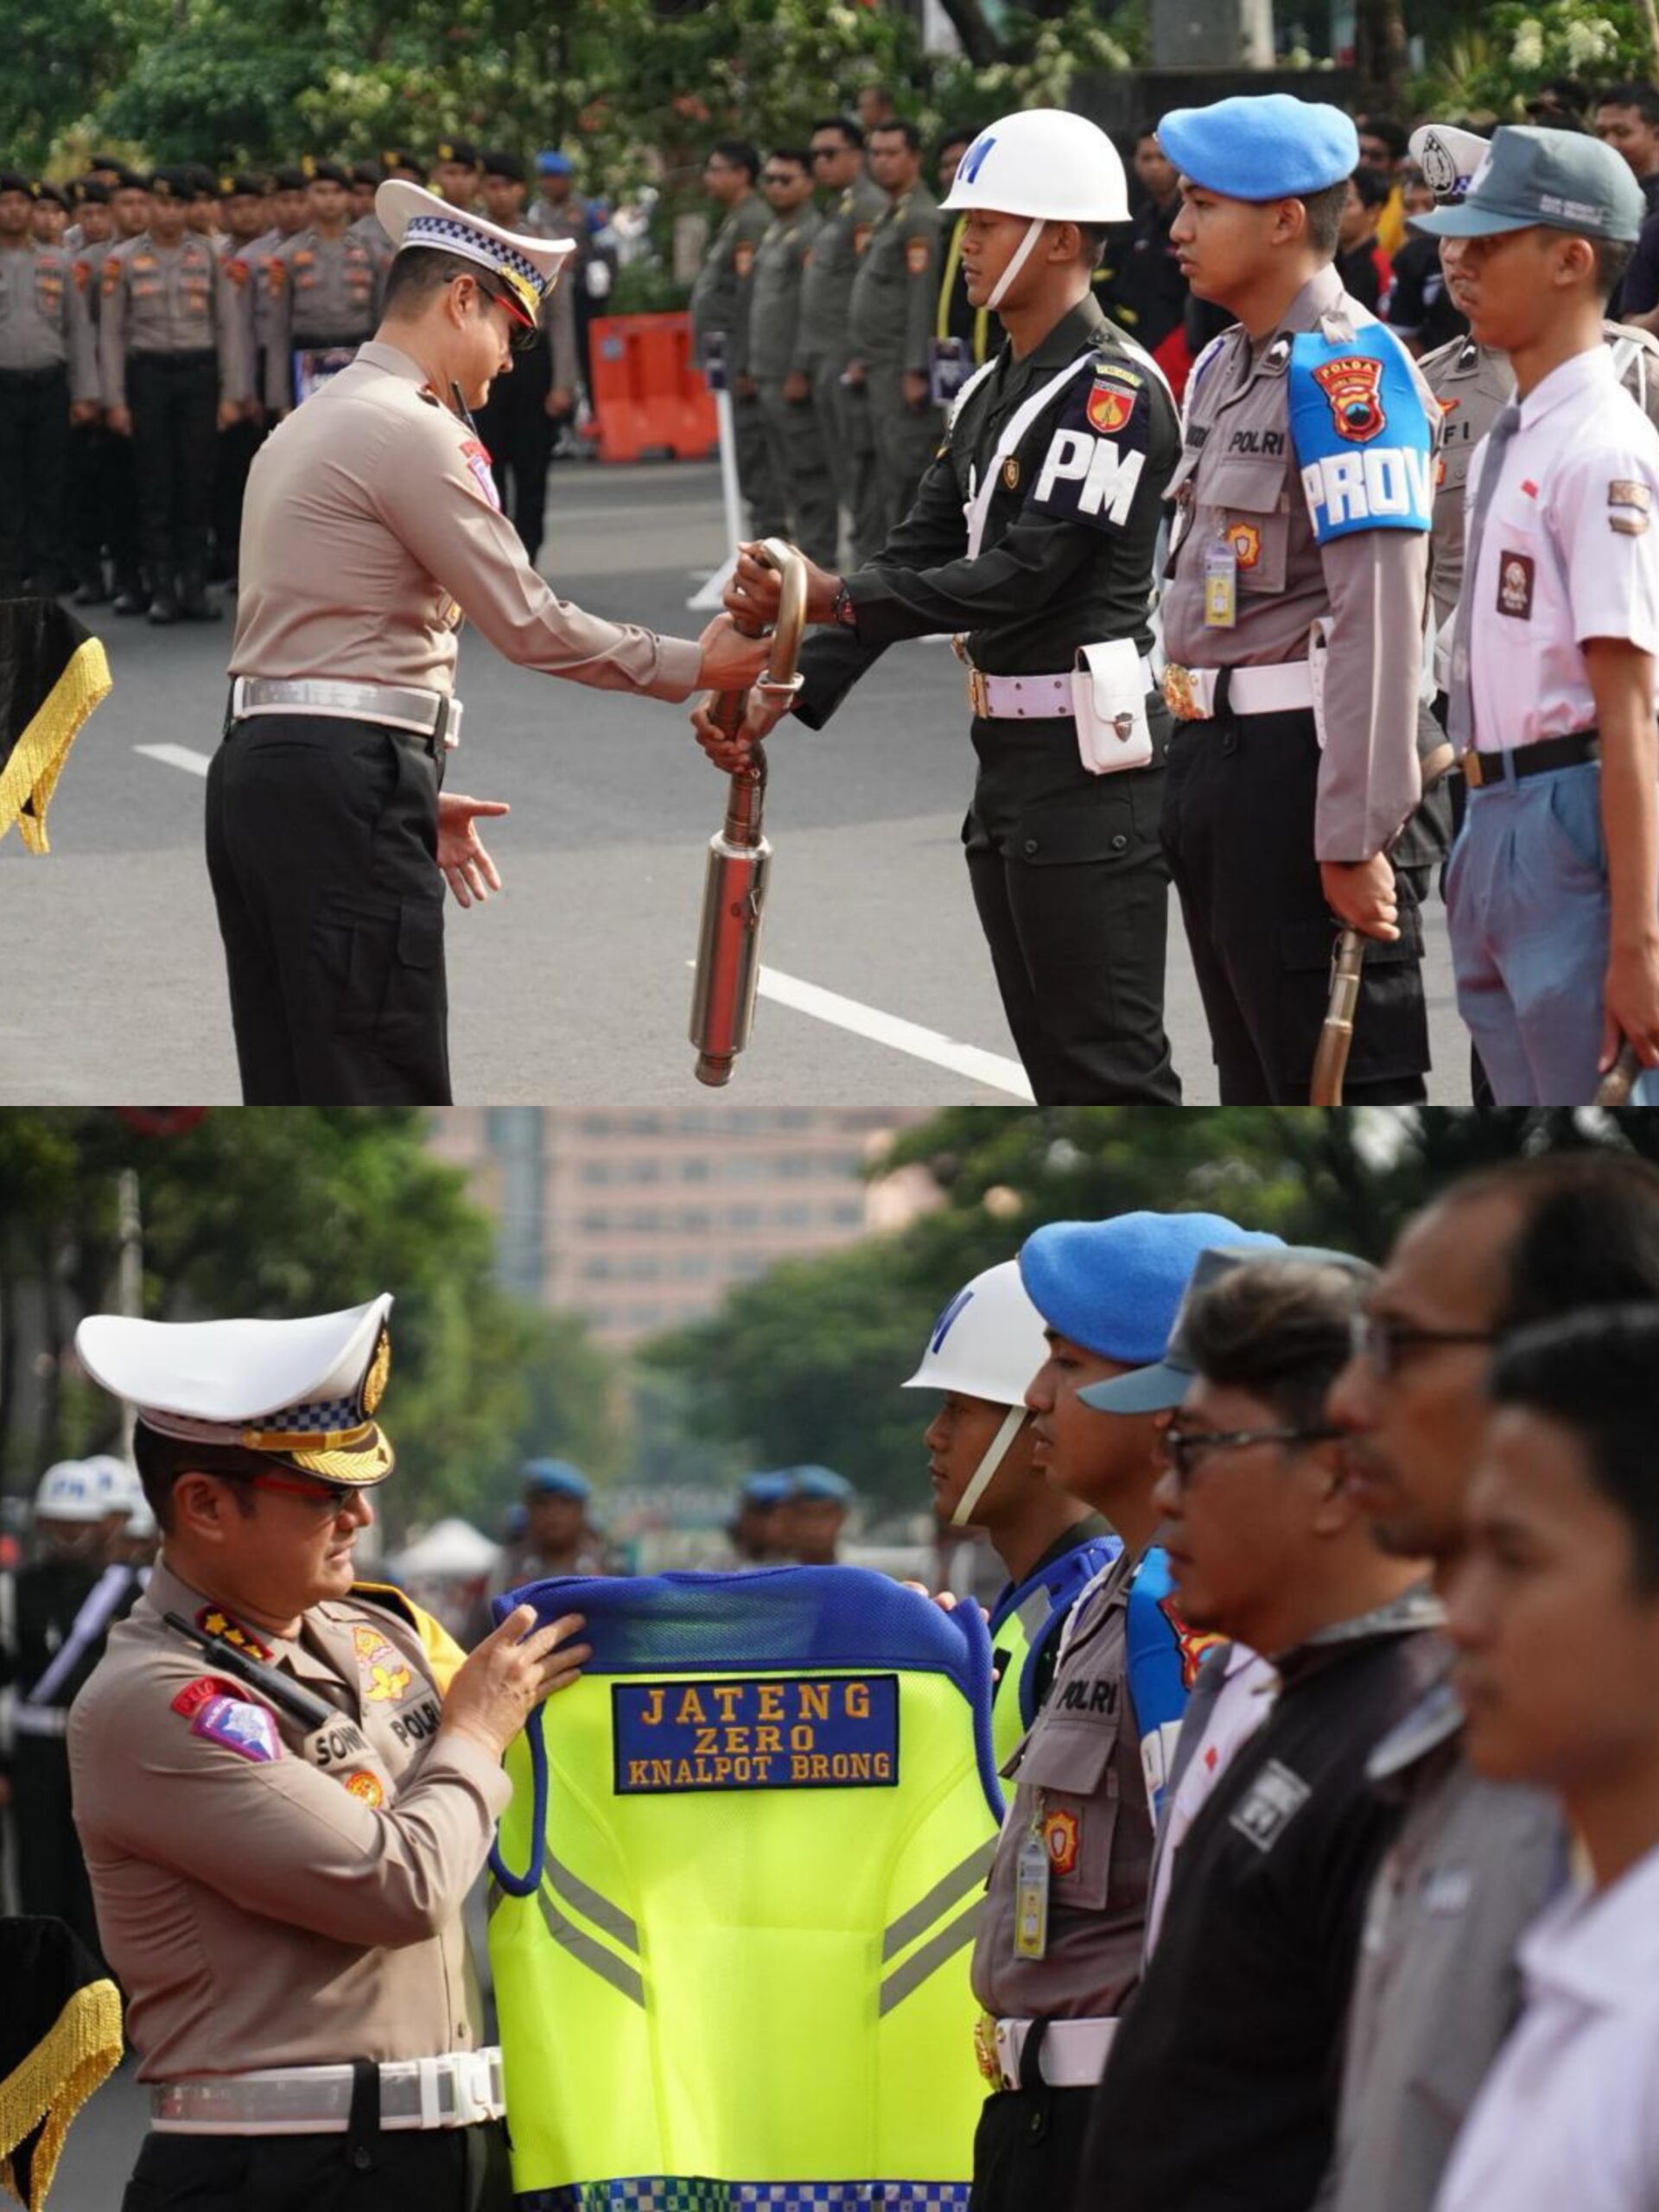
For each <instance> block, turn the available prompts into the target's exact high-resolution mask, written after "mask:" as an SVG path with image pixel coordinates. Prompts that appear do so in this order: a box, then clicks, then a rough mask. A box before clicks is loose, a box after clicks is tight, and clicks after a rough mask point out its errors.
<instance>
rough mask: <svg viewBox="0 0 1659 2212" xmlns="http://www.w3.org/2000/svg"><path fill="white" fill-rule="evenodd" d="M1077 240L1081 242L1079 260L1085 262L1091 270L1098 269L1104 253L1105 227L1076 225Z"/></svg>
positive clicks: (1089, 224) (1096, 224) (1101, 225)
mask: <svg viewBox="0 0 1659 2212" xmlns="http://www.w3.org/2000/svg"><path fill="white" fill-rule="evenodd" d="M1077 236H1078V238H1080V239H1081V240H1082V241H1083V251H1082V253H1081V254H1080V255H1079V257H1078V258H1079V259H1080V260H1084V261H1086V262H1087V263H1088V264H1089V267H1090V270H1096V269H1098V268H1099V266H1100V263H1101V257H1102V255H1103V253H1104V252H1105V251H1106V226H1105V225H1104V224H1103V223H1078V224H1077Z"/></svg>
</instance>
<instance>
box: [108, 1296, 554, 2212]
mask: <svg viewBox="0 0 1659 2212" xmlns="http://www.w3.org/2000/svg"><path fill="white" fill-rule="evenodd" d="M390 1307H391V1299H390V1298H389V1297H386V1296H381V1297H378V1298H375V1299H372V1300H369V1301H368V1303H366V1304H365V1305H363V1306H353V1307H350V1308H347V1309H346V1310H345V1311H344V1312H341V1313H325V1314H317V1315H313V1316H309V1317H307V1318H306V1319H300V1320H291V1321H263V1320H262V1321H207V1322H185V1323H168V1322H159V1321H142V1320H134V1319H128V1318H127V1317H125V1316H123V1315H115V1314H95V1315H92V1316H91V1317H89V1318H88V1319H86V1320H85V1321H83V1322H82V1324H81V1325H80V1328H79V1332H78V1333H77V1337H76V1346H77V1350H78V1351H79V1356H80V1359H81V1362H82V1363H83V1365H84V1367H85V1369H86V1371H87V1373H88V1374H89V1375H91V1376H92V1377H93V1378H94V1380H95V1381H97V1382H98V1383H101V1384H102V1385H103V1386H104V1388H105V1389H107V1390H109V1391H110V1392H111V1394H112V1395H115V1396H118V1397H120V1398H124V1399H125V1400H127V1401H128V1402H130V1403H132V1404H134V1405H136V1406H137V1409H138V1410H137V1427H136V1429H135V1433H134V1439H133V1449H134V1452H135V1456H136V1457H137V1463H138V1468H139V1472H140V1475H141V1478H142V1479H143V1487H144V1495H145V1497H146V1498H147V1499H148V1500H149V1504H150V1506H151V1508H152V1510H154V1512H155V1515H156V1520H157V1521H158V1522H160V1524H161V1529H162V1555H161V1558H160V1560H158V1562H157V1564H156V1567H155V1568H154V1570H153V1572H152V1573H151V1575H150V1578H149V1586H148V1588H147V1589H146V1591H145V1593H144V1595H143V1598H142V1599H140V1600H139V1601H138V1604H137V1606H136V1607H135V1608H134V1611H133V1612H132V1614H131V1616H130V1618H128V1619H127V1620H126V1621H124V1622H123V1623H122V1624H120V1625H119V1626H118V1627H117V1628H116V1629H115V1630H113V1631H112V1632H111V1637H110V1642H109V1647H108V1649H107V1651H106V1653H105V1656H104V1658H103V1660H102V1661H101V1662H99V1666H98V1668H97V1669H96V1670H95V1672H94V1673H93V1675H92V1678H91V1680H90V1681H88V1683H87V1684H86V1688H85V1689H84V1690H83V1691H82V1692H81V1694H80V1695H79V1697H78V1698H77V1700H76V1701H75V1706H74V1709H73V1713H72V1714H71V1716H70V1725H69V1758H70V1765H71V1770H72V1774H73V1790H74V1811H75V1821H76V1826H77V1827H78V1828H79V1832H80V1837H81V1841H82V1844H83V1846H84V1847H85V1849H86V1860H87V1866H88V1870H89V1872H90V1873H91V1876H92V1893H93V1897H94V1898H95V1900H96V1903H97V1907H98V1920H99V1933H100V1935H101V1936H102V1938H103V1942H104V1947H105V1953H106V1955H107V1956H108V1958H109V1961H110V1963H111V1967H113V1968H114V1970H115V1972H116V1973H117V1974H118V1976H119V1977H120V1980H121V1982H122V1985H123V1986H124V1990H125V1992H126V1994H127V1998H128V2004H129V2012H128V2030H129V2033H130V2038H131V2041H132V2043H133V2044H134V2046H135V2047H136V2049H137V2051H138V2054H139V2069H138V2073H139V2079H140V2081H141V2082H144V2083H145V2084H147V2085H148V2092H149V2106H150V2117H151V2123H152V2133H150V2134H149V2137H148V2138H147V2139H146V2141H145V2143H144V2145H143V2149H142V2150H141V2152H140V2153H139V2158H138V2164H137V2170H136V2171H135V2174H134V2177H133V2180H132V2182H131V2183H130V2187H129V2189H128V2191H127V2194H126V2196H125V2198H124V2205H125V2207H126V2208H127V2212H139V2208H140V2207H141V2206H142V2207H143V2212H174V2209H175V2208H179V2212H182V2208H184V2207H186V2206H188V2207H189V2208H190V2209H191V2212H244V2208H245V2207H246V2206H247V2205H249V2204H250V2203H251V2202H253V2201H255V2199H256V2197H257V2201H258V2202H260V2203H261V2204H263V2205H265V2206H268V2207H269V2208H270V2212H304V2209H305V2208H308V2207H311V2206H314V2205H317V2204H320V2203H323V2202H328V2203H334V2204H343V2203H345V2202H346V2201H347V2200H348V2199H349V2202H351V2204H352V2205H353V2208H357V2212H505V2209H506V2208H507V2207H508V2206H509V2205H510V2203H511V2202H512V2196H511V2184H510V2183H509V2180H508V2177H507V2173H506V2143H505V2135H504V2133H503V2131H502V2128H501V2126H500V2120H501V2114H502V2111H503V2106H502V2101H501V2094H500V2082H499V2052H493V2051H491V2050H480V2047H479V2036H480V2010H479V2005H478V2000H477V1991H476V1983H475V1980H474V1974H473V1969H472V1964H471V1961H470V1960H469V1958H468V1955H467V1942H466V1936H465V1934H464V1931H463V1929H462V1925H461V1906H462V1904H463V1901H464V1900H465V1898H466V1897H467V1892H468V1891H469V1890H470V1889H471V1888H472V1886H473V1884H474V1881H475V1880H476V1879H477V1878H478V1876H479V1875H480V1873H481V1872H482V1871H483V1867H484V1863H485V1859H486V1855H487V1853H488V1851H489V1848H490V1845H491V1842H492V1840H493V1834H494V1824H495V1821H496V1818H497V1816H498V1815H499V1814H500V1813H501V1812H502V1810H503V1809H504V1808H505V1805H506V1802H507V1800H508V1797H509V1796H511V1794H512V1792H511V1789H510V1786H509V1784H508V1783H507V1782H506V1780H505V1777H504V1776H503V1774H502V1772H501V1765H500V1763H501V1758H502V1754H503V1752H504V1751H505V1749H506V1746H507V1745H508V1744H509V1743H510V1742H511V1741H512V1738H513V1737H514V1736H516V1735H517V1733H518V1730H519V1729H520V1728H521V1727H522V1726H524V1721H525V1719H527V1718H528V1716H529V1714H530V1713H531V1710H532V1708H533V1707H534V1706H535V1705H536V1704H537V1702H538V1701H539V1700H540V1699H541V1698H543V1696H546V1695H548V1694H550V1693H552V1692H553V1691H556V1690H557V1689H560V1688H563V1687H565V1685H566V1684H567V1683H569V1681H573V1680H574V1679H575V1673H576V1670H577V1669H579V1668H580V1666H581V1663H582V1660H583V1658H585V1657H586V1656H587V1647H586V1646H585V1645H581V1644H575V1643H573V1642H572V1638H573V1637H574V1636H575V1632H576V1630H578V1629H579V1628H580V1626H581V1622H580V1621H579V1620H578V1619H577V1618H575V1616H567V1617H566V1618H563V1619H561V1620H558V1621H556V1622H553V1623H550V1624H549V1625H548V1626H546V1627H544V1628H542V1629H539V1630H537V1629H535V1627H534V1623H533V1621H532V1619H531V1614H530V1611H529V1609H528V1608H527V1607H524V1606H520V1607H519V1608H518V1610H517V1611H514V1612H512V1613H511V1614H509V1615H508V1616H507V1618H505V1620H504V1621H502V1623H501V1624H499V1627H498V1628H497V1629H496V1630H494V1632H493V1634H492V1635H491V1636H490V1637H488V1638H487V1639H486V1642H485V1643H482V1644H480V1647H479V1649H477V1650H476V1651H475V1652H474V1653H473V1655H472V1656H471V1657H470V1658H465V1659H463V1657H462V1656H461V1652H460V1650H459V1649H458V1648H457V1647H456V1646H455V1645H454V1643H451V1642H450V1640H449V1638H448V1636H447V1635H446V1634H445V1633H444V1631H443V1630H442V1629H441V1628H440V1627H439V1626H438V1624H436V1623H435V1621H433V1620H431V1619H430V1618H429V1617H428V1616H427V1615H425V1614H423V1613H422V1612H421V1611H419V1609H418V1608H417V1607H416V1606H413V1605H410V1604H409V1602H408V1601H407V1600H406V1599H404V1598H403V1596H402V1595H401V1593H400V1592H397V1591H395V1590H392V1589H390V1588H388V1587H385V1586H382V1585H378V1584H372V1583H360V1582H359V1581H358V1580H357V1573H356V1565H355V1552H356V1547H357V1544H358V1541H359V1538H360V1537H361V1536H362V1535H363V1534H364V1532H365V1530H366V1529H368V1528H369V1527H370V1526H371V1525H372V1522H373V1519H374V1512H373V1507H372V1503H371V1500H372V1494H373V1492H374V1491H375V1490H376V1489H377V1488H378V1486H379V1485H380V1484H382V1483H383V1482H385V1480H386V1479H387V1478H389V1477H390V1476H391V1473H392V1471H393V1466H394V1453H393V1449H392V1446H391V1440H390V1439H389V1438H388V1437H387V1435H386V1433H385V1430H384V1429H382V1427H380V1425H379V1423H378V1420H377V1418H376V1415H377V1413H378V1408H379V1404H380V1400H381V1395H382V1393H383V1392H384V1390H385V1386H386V1382H387V1378H388V1376H389V1374H390V1370H391V1336H390V1333H389V1331H388V1327H387V1314H388V1311H389V1309H390ZM532 1631H533V1632H532Z"/></svg>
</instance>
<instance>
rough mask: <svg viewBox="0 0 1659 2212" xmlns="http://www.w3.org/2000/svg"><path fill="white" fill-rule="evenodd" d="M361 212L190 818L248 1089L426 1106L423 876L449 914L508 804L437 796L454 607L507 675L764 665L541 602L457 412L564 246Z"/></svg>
mask: <svg viewBox="0 0 1659 2212" xmlns="http://www.w3.org/2000/svg"><path fill="white" fill-rule="evenodd" d="M377 204H378V209H379V213H380V215H381V219H382V220H383V221H384V222H385V224H386V226H387V228H388V230H389V232H391V235H392V236H393V237H394V238H397V240H398V241H399V245H400V251H399V252H398V254H397V258H396V259H395V260H394V262H393V264H392V269H391V279H390V282H389V288H388V296H387V305H386V315H385V321H384V322H383V323H382V325H381V327H380V330H379V332H378V334H377V337H376V339H375V341H374V342H373V343H372V345H369V346H365V347H364V348H363V349H362V350H361V351H360V352H359V354H358V357H357V359H355V361H353V364H352V365H351V366H350V367H349V368H346V369H344V370H342V371H341V372H340V375H338V376H336V377H334V378H330V379H329V381H328V382H327V384H326V385H324V386H323V387H322V389H321V391H319V392H317V393H316V395H315V397H314V398H312V399H310V400H308V401H307V402H306V404H305V405H304V406H303V407H300V408H297V409H296V410H295V411H294V413H293V415H292V416H290V417H289V420H288V421H287V422H286V423H283V424H282V425H281V426H280V427H279V428H278V429H277V430H276V431H275V432H274V433H273V434H272V435H271V436H270V438H269V439H268V440H267V442H266V443H265V444H264V447H263V448H261V450H260V453H259V454H258V457H257V460H256V461H255V462H254V464H253V468H252V471H251V474H250V476H249V479H248V496H247V505H246V508H245V516H244V523H243V532H242V586H241V591H240V594H239V595H238V604H237V630H236V639H235V643H234V645H233V647H232V654H231V674H232V677H233V678H234V679H235V680H234V683H233V685H232V696H231V702H230V711H229V715H228V716H227V719H226V730H225V741H224V743H223V745H222V746H221V747H219V752H218V753H217V755H216V756H215V758H214V760H213V766H212V768H211V769H210V771H209V773H208V778H207V863H208V870H209V873H210V874H211V876H212V878H213V893H214V897H215V899H216V901H217V903H218V907H219V928H220V931H221V933H222V935H223V938H224V940H225V950H226V961H227V964H228V967H229V971H230V985H231V1006H232V1015H233V1018H234V1020H235V1025H236V1041H237V1055H238V1061H239V1063H240V1066H241V1073H242V1086H243V1093H244V1096H245V1098H246V1099H247V1100H248V1101H249V1103H256V1102H257V1103H301V1102H306V1101H309V1102H315V1103H321V1102H325V1101H332V1102H337V1103H364V1104H367V1103H375V1104H390V1103H396V1102H403V1103H423V1104H444V1103H448V1097H449V1064H448V1038H447V1034H446V990H445V983H444V973H443V887H444V881H445V878H446V874H447V875H448V880H449V881H450V883H451V887H452V888H453V889H454V892H455V893H456V896H457V898H458V899H460V900H461V903H462V904H463V905H468V904H470V903H471V901H472V899H473V898H474V897H482V896H483V895H485V893H486V889H487V887H488V886H489V885H490V884H492V883H497V882H499V879H498V878H496V877H495V876H494V874H493V869H492V868H491V866H490V862H489V861H488V858H487V855H484V854H483V853H482V850H481V849H480V847H479V846H478V844H477V842H476V836H475V832H474V829H473V819H474V815H475V814H476V813H477V812H479V811H480V810H486V811H490V812H496V813H499V812H501V811H502V809H501V808H500V807H499V806H493V805H489V804H486V802H481V801H479V800H475V799H472V798H463V797H461V796H459V795H455V794H451V795H450V796H448V797H447V798H444V799H442V801H441V800H440V798H439V791H440V787H441V785H442V768H443V762H444V760H445V757H446V753H447V750H448V743H447V741H453V739H454V735H455V734H456V733H457V732H458V729H459V725H460V709H459V707H458V705H457V704H456V702H455V701H454V696H453V687H454V668H455V658H456V650H457V644H456V632H458V630H459V628H460V626H461V621H462V620H463V618H470V620H472V621H473V622H474V624H476V626H477V627H478V628H479V629H480V631H481V632H483V634H484V636H485V637H486V638H487V639H489V641H490V643H491V644H492V645H494V646H495V647H496V648H497V650H498V651H499V652H502V653H504V654H505V655H506V657H507V658H509V659H511V660H513V661H516V662H518V664H520V665H521V666H523V667H526V668H533V669H538V670H540V671H543V673H544V674H548V675H559V676H566V677H569V678H570V679H571V680H572V681H574V682H575V683H587V684H591V685H593V686H594V687H595V688H597V689H599V690H615V691H634V692H643V693H645V694H646V695H647V696H650V697H652V698H660V699H683V698H685V697H687V696H688V695H689V694H690V692H691V690H693V689H694V687H695V686H696V684H698V683H714V684H715V686H716V687H717V688H721V689H727V690H729V689H732V688H734V686H736V685H739V684H742V683H747V682H749V681H750V680H752V678H753V677H754V676H755V675H756V674H758V672H759V671H760V666H761V665H762V664H763V662H764V659H765V657H766V645H765V642H764V640H756V639H740V638H738V637H737V635H736V633H735V632H734V631H733V630H732V629H731V627H730V626H729V624H728V622H727V621H726V620H725V619H724V618H723V617H721V618H720V619H718V620H716V621H715V622H714V623H712V624H711V625H710V626H709V629H708V630H707V631H706V632H704V635H703V639H702V642H701V644H700V645H699V644H693V643H691V642H690V641H689V640H685V639H674V638H659V637H658V636H657V635H656V634H655V633H654V632H651V631H649V630H645V629H641V628H639V627H638V626H635V625H632V624H623V623H614V622H606V621H601V620H599V619H598V618H597V617H595V616H594V615H590V614H587V613H583V612H582V609H581V608H580V607H572V606H569V605H567V604H566V603H565V602H563V601H561V600H558V599H556V598H555V596H554V594H552V592H551V591H550V590H549V588H548V587H547V585H546V584H545V583H544V582H543V580H542V578H541V577H540V576H539V575H537V573H536V572H535V570H534V569H531V566H530V564H529V563H528V562H527V561H526V560H525V558H524V548H523V546H522V545H521V544H520V543H519V540H518V535H517V533H516V532H515V531H514V530H513V528H512V524H511V523H509V522H508V520H507V519H506V518H505V515H503V514H502V512H501V511H500V503H499V495H498V493H497V492H496V488H495V479H494V477H493V474H492V473H491V469H490V461H489V455H488V454H487V452H486V449H485V448H484V446H483V443H482V442H481V441H480V439H479V437H478V436H477V435H476V431H475V429H474V424H473V423H472V420H471V417H470V415H469V414H468V412H467V410H468V409H469V408H470V407H473V406H476V405H478V404H480V403H481V401H482V400H483V398H484V397H485V395H486V392H487V391H488V389H489V385H490V383H491V381H492V379H493V378H495V377H496V376H498V375H499V374H500V373H502V372H503V371H504V370H505V369H506V368H507V367H508V365H509V363H510V355H509V342H510V334H515V333H518V334H524V336H525V337H529V336H531V334H533V333H534V330H535V327H536V318H537V314H538V312H539V310H540V308H541V306H542V303H543V299H544V297H545V295H546V292H547V290H548V289H549V287H550V284H551V282H552V279H553V275H554V272H555V271H556V269H557V266H558V264H559V262H560V261H561V259H562V258H563V257H564V254H565V252H566V251H567V249H566V248H565V247H563V245H556V244H552V243H550V242H548V241H545V240H542V239H537V238H514V237H513V236H512V235H511V234H510V233H508V232H503V231H500V230H498V229H497V228H496V226H494V225H493V224H491V223H487V222H486V221H484V220H483V219H482V218H480V217H476V216H463V215H461V214H460V213H458V212H457V211H456V210H455V209H454V208H452V207H447V206H446V205H445V203H444V202H442V200H438V199H437V198H436V197H435V195H434V194H430V193H427V192H424V191H423V190H422V188H420V187H419V186H418V185H412V184H408V183H403V182H399V181H388V182H387V183H385V184H383V185H382V186H381V188H380V190H379V194H378V201H377ZM342 592H344V593H345V594H346V596H342Z"/></svg>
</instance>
